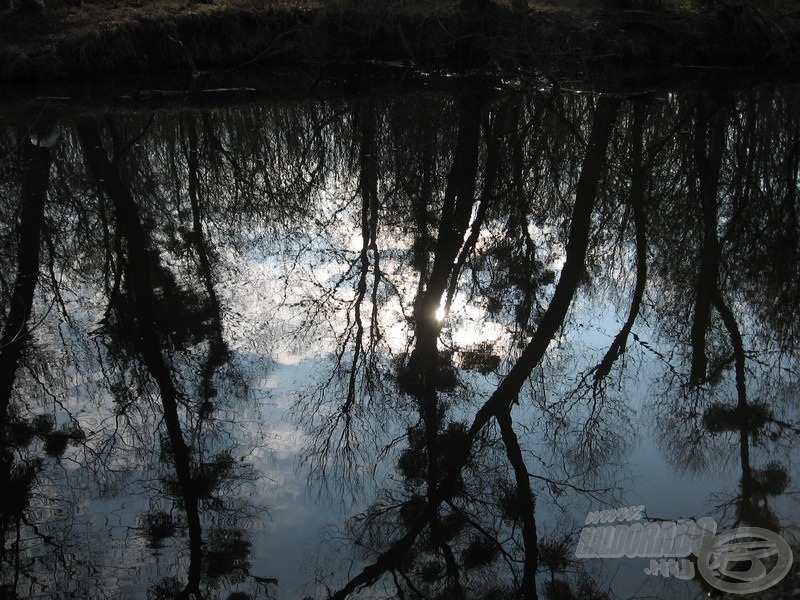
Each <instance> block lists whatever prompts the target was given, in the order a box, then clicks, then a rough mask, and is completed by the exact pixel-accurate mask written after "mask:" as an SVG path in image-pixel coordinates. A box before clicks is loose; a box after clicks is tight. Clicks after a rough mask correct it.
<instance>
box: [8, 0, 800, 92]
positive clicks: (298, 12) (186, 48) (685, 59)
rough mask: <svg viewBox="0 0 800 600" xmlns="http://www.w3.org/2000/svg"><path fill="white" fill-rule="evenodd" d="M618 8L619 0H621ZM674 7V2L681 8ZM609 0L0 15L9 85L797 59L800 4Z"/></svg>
mask: <svg viewBox="0 0 800 600" xmlns="http://www.w3.org/2000/svg"><path fill="white" fill-rule="evenodd" d="M53 1H54V2H56V1H57V0H53ZM619 1H620V0H617V2H619ZM677 1H678V0H676V2H677ZM686 2H687V3H683V4H670V3H669V1H668V0H663V2H662V3H656V1H655V0H653V1H652V2H644V4H646V5H652V6H651V7H650V8H649V9H647V10H645V9H636V10H634V9H620V8H612V7H611V6H612V5H613V4H614V2H611V0H603V1H601V0H564V1H563V2H558V1H556V0H552V1H550V2H542V3H537V4H530V6H529V8H528V10H527V11H524V12H519V11H513V10H512V9H511V8H510V7H509V6H505V5H497V4H492V5H490V6H489V7H488V8H487V9H485V10H482V11H470V10H464V9H462V8H460V6H459V5H458V4H457V3H446V2H437V3H423V2H416V3H414V2H394V3H390V2H385V1H383V0H372V1H368V0H364V1H360V2H359V1H358V0H334V1H333V2H328V3H324V4H323V3H320V2H317V1H316V0H299V1H298V2H291V1H289V2H274V3H269V2H255V0H220V2H218V3H216V4H201V3H197V2H186V1H183V0H165V1H157V0H112V1H102V2H101V1H100V0H97V1H96V2H89V1H87V0H84V2H83V3H82V4H81V5H80V6H67V5H63V4H60V5H59V4H57V5H55V6H51V7H50V8H49V9H48V11H47V12H46V13H45V14H40V13H37V12H31V11H28V12H22V13H20V12H12V11H10V10H9V9H8V7H7V5H6V4H4V7H3V9H2V10H0V81H42V80H48V79H54V78H56V79H58V78H68V77H82V76H87V77H91V76H97V75H107V74H112V73H137V74H142V73H155V72H158V71H163V70H173V69H180V70H185V71H187V72H190V73H197V72H200V71H204V70H214V69H220V68H225V69H231V68H237V67H241V66H245V65H252V64H259V65H265V66H281V67H284V66H316V67H319V66H324V65H329V64H337V63H338V64H344V63H350V62H357V63H358V62H366V61H399V62H402V63H404V64H414V65H417V66H421V67H444V68H450V69H464V68H479V69H487V68H488V69H492V70H496V69H503V70H506V69H515V68H518V67H533V68H539V69H544V70H546V71H547V70H552V69H562V68H569V69H575V68H578V69H583V68H585V69H590V68H591V69H598V68H606V67H618V66H634V65H640V66H641V65H646V66H678V65H693V66H723V67H730V66H759V67H768V68H771V69H773V68H774V69H776V70H784V71H785V70H787V69H793V68H795V67H796V66H797V65H798V63H799V62H800V2H796V1H795V0H790V1H788V2H778V1H777V0H774V1H773V2H772V3H770V4H769V6H767V7H763V6H762V8H761V9H759V10H748V11H745V12H743V13H737V14H719V12H716V11H710V10H702V9H700V8H698V7H695V6H693V5H691V4H688V0H686Z"/></svg>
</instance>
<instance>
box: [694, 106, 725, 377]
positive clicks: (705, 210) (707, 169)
mask: <svg viewBox="0 0 800 600" xmlns="http://www.w3.org/2000/svg"><path fill="white" fill-rule="evenodd" d="M725 124H726V119H725V115H724V112H723V111H722V109H721V108H717V107H715V106H714V105H713V104H712V103H711V101H710V100H708V99H703V100H702V101H701V104H700V106H699V107H698V108H697V111H696V115H695V133H694V159H695V165H696V168H697V177H698V180H699V182H700V215H701V222H702V224H703V230H702V240H703V242H702V247H701V249H700V270H699V273H698V276H697V286H696V296H695V304H694V318H693V321H692V330H691V344H692V365H691V372H690V375H689V385H699V384H701V383H703V382H704V381H705V380H706V374H707V371H708V356H707V355H706V334H707V332H708V328H709V324H710V321H711V305H712V302H713V299H714V294H715V293H716V292H715V290H716V289H717V286H718V284H719V281H718V280H719V263H720V244H719V237H718V234H717V226H718V215H717V213H718V208H717V203H718V199H717V196H718V192H719V179H720V172H721V170H722V152H723V150H724V148H725Z"/></svg>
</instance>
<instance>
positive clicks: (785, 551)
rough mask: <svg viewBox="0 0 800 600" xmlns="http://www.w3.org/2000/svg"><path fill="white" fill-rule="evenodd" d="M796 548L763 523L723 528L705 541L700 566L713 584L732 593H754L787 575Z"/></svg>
mask: <svg viewBox="0 0 800 600" xmlns="http://www.w3.org/2000/svg"><path fill="white" fill-rule="evenodd" d="M791 566H792V549H791V548H790V547H789V544H787V543H786V540H784V539H783V538H782V537H781V536H779V535H778V534H777V533H773V532H772V531H769V530H768V529H761V528H760V527H737V528H736V529H729V530H728V531H723V532H722V533H720V534H719V535H717V536H715V537H713V538H711V539H710V540H709V541H708V542H706V544H704V546H703V548H702V550H701V552H700V556H698V558H697V568H698V570H699V571H700V575H702V576H703V579H705V580H706V581H707V582H708V583H709V584H710V585H712V586H713V587H715V588H717V589H718V590H720V591H723V592H728V593H730V594H752V593H753V592H760V591H762V590H765V589H767V588H769V587H771V586H773V585H775V584H776V583H778V582H779V581H780V580H781V579H783V578H784V577H786V574H787V573H788V572H789V569H790V568H791Z"/></svg>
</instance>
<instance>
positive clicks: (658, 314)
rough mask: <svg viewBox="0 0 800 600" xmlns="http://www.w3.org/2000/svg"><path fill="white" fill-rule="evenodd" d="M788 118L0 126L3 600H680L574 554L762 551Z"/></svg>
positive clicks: (780, 502)
mask: <svg viewBox="0 0 800 600" xmlns="http://www.w3.org/2000/svg"><path fill="white" fill-rule="evenodd" d="M799 100H800V98H798V90H797V89H794V88H779V89H757V90H753V91H744V92H736V93H732V92H730V93H727V92H714V93H711V92H709V93H691V94H689V93H686V94H670V95H665V96H663V97H659V96H656V95H652V96H648V97H640V98H637V99H635V100H629V99H625V100H623V99H620V98H617V97H612V96H601V95H591V94H576V95H569V94H560V93H540V92H536V93H534V92H532V93H520V92H513V93H507V94H506V93H499V92H496V91H486V92H481V91H475V90H473V91H470V92H464V93H434V92H427V93H413V94H404V95H396V96H385V97H365V98H362V99H357V100H347V101H345V100H331V101H327V102H321V101H320V100H319V99H309V100H297V101H293V102H283V103H281V102H262V103H254V104H250V105H244V106H235V107H229V108H224V109H222V108H220V109H209V110H203V111H193V110H182V109H178V108H170V109H167V110H159V111H154V112H149V111H146V110H127V111H122V110H119V111H115V112H109V113H107V114H98V113H94V114H89V115H86V114H82V115H78V116H75V114H74V113H72V114H70V115H68V116H65V115H63V114H60V113H59V112H58V111H55V110H51V109H42V110H38V109H37V111H36V112H35V113H34V115H35V116H34V117H33V118H31V119H30V120H28V121H25V120H18V121H14V120H10V119H6V120H5V121H4V122H3V123H4V125H3V127H2V128H0V203H2V210H3V214H4V215H5V218H4V219H2V222H0V306H2V308H3V311H2V315H0V316H1V317H2V320H3V321H2V324H0V327H2V344H1V345H0V416H1V417H2V418H1V421H2V423H3V424H4V425H3V427H2V429H1V430H0V447H1V448H2V454H1V455H0V456H1V457H2V461H1V462H0V490H2V492H0V493H2V494H3V496H2V498H3V500H2V503H0V506H1V512H0V530H1V531H2V535H3V536H4V545H3V550H2V554H0V564H1V567H0V568H1V571H0V585H2V595H3V597H10V598H14V597H20V598H23V597H24V598H27V597H56V598H88V597H91V598H177V597H181V598H192V597H196V598H200V597H202V598H230V599H235V598H239V599H241V598H269V597H272V598H281V599H294V598H297V599H299V598H303V597H308V598H327V597H330V596H332V597H333V598H345V597H347V595H348V594H351V593H352V594H353V596H352V597H356V595H358V597H362V598H401V599H405V598H414V599H418V598H436V599H444V598H470V599H472V598H485V599H487V600H488V599H501V598H534V597H536V596H537V595H538V597H540V598H598V599H599V598H607V597H614V596H617V597H622V598H628V597H637V598H672V597H675V598H693V597H699V596H701V595H704V594H705V593H707V592H709V591H714V590H713V588H711V587H710V586H709V585H708V584H707V583H706V580H705V579H703V577H700V575H699V574H698V575H697V576H696V577H694V578H688V579H687V578H680V577H676V576H675V575H676V574H677V571H675V572H673V576H671V577H665V576H653V575H649V576H648V575H647V574H645V572H644V569H645V568H646V567H649V566H650V565H651V563H650V559H649V558H646V557H645V558H594V559H585V558H577V557H576V550H577V549H578V545H579V544H578V542H579V538H580V535H581V533H580V532H581V528H583V527H584V524H585V520H586V518H587V513H588V512H589V511H597V510H603V509H609V508H623V507H631V506H644V509H643V515H644V516H645V517H646V518H648V519H650V520H658V521H656V522H664V521H674V520H678V519H690V518H691V519H695V520H697V519H700V518H702V517H710V518H713V519H714V521H715V522H716V523H717V525H718V531H720V532H721V531H723V530H726V529H730V528H734V527H741V526H752V527H760V528H763V529H767V530H769V531H772V532H775V533H778V534H780V535H781V536H782V537H783V538H784V539H786V540H787V541H788V542H789V543H790V544H792V545H793V547H795V548H796V542H795V540H796V535H797V526H798V525H799V524H800V512H798V510H797V503H796V499H797V493H798V487H797V464H798V458H800V457H798V449H797V440H798V434H800V416H799V415H798V353H797V350H798V349H797V341H798V324H800V319H799V318H798V317H799V316H800V305H799V304H798V297H799V296H798V291H800V261H799V260H798V259H799V258H800V221H799V220H798V191H800V190H799V189H798V174H799V172H800V101H799ZM690 558H691V557H690ZM692 561H694V562H691V561H690V564H688V565H686V564H684V569H686V568H692V569H694V568H695V567H697V569H698V571H699V569H700V567H701V566H702V565H699V564H696V563H698V561H697V560H695V559H692ZM770 561H772V563H771V562H770ZM699 562H702V561H699ZM741 562H742V561H739V563H740V564H739V567H738V570H737V568H730V569H728V576H727V577H724V573H722V571H718V572H719V573H722V574H721V575H720V579H721V580H735V577H736V574H737V572H738V573H741V572H743V571H746V570H747V568H750V567H752V568H755V566H754V565H755V563H751V564H750V565H749V567H748V566H747V565H745V566H744V567H743V566H742V565H741ZM744 562H745V563H746V561H744ZM764 564H766V565H767V566H768V567H769V566H771V564H774V557H773V558H772V559H765V563H764ZM716 567H717V568H718V569H722V570H723V571H724V570H725V569H724V567H725V565H724V564H722V565H721V566H720V564H717V565H716ZM712 568H713V565H712ZM682 573H684V574H685V570H684V571H683V572H682ZM796 581H797V579H796V575H790V576H789V577H788V578H786V579H785V580H784V581H782V582H780V583H778V584H777V586H776V587H774V588H772V589H773V591H774V590H789V591H788V592H786V593H790V592H791V590H792V589H794V586H796V585H797V583H796ZM359 594H360V595H359Z"/></svg>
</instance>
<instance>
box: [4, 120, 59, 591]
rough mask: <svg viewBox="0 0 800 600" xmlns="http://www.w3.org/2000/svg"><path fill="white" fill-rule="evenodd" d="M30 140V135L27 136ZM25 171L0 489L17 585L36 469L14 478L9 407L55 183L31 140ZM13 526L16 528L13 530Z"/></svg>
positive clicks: (8, 329) (8, 320) (9, 316)
mask: <svg viewBox="0 0 800 600" xmlns="http://www.w3.org/2000/svg"><path fill="white" fill-rule="evenodd" d="M26 137H27V134H26ZM22 154H23V169H24V170H25V177H24V180H23V183H22V194H21V196H22V197H21V204H22V206H21V210H20V218H19V223H18V225H17V236H16V237H17V240H18V244H17V273H16V276H15V278H14V287H13V291H12V294H11V296H10V303H11V305H10V306H9V307H8V311H7V312H6V317H5V322H4V323H3V330H2V338H1V339H2V341H1V342H0V489H2V490H3V491H4V493H8V494H9V495H8V496H7V497H4V501H3V506H2V507H0V537H2V545H0V558H3V559H5V554H6V535H7V532H8V530H9V528H10V527H12V526H15V529H16V543H15V544H14V553H15V554H14V561H15V565H14V566H15V571H14V585H13V589H14V590H16V588H17V584H18V577H19V573H20V567H21V565H20V541H21V529H20V525H21V521H22V519H23V515H22V514H21V510H23V509H24V505H25V504H26V503H27V502H28V498H27V497H22V496H27V490H25V491H23V488H24V487H25V486H24V485H23V484H22V483H21V482H20V481H19V479H20V477H22V478H24V479H28V480H30V479H31V478H32V477H34V476H35V473H36V470H31V471H28V472H27V473H24V474H17V475H16V476H15V475H14V452H13V451H12V449H11V448H10V447H9V437H8V434H9V430H8V427H9V407H10V404H11V395H12V392H13V390H14V383H15V381H16V378H17V370H18V368H19V363H20V358H21V357H22V354H23V351H24V350H25V347H26V345H27V344H28V341H29V339H30V331H29V323H30V318H31V312H32V310H33V297H34V293H35V291H36V285H37V282H38V279H39V263H40V260H39V253H40V246H41V241H42V229H43V227H44V209H45V203H46V200H47V187H48V185H49V182H50V165H51V150H50V149H49V148H46V147H39V146H34V145H33V144H31V143H30V141H28V140H27V139H26V140H25V141H24V142H23V145H22ZM12 524H13V525H12Z"/></svg>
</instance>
